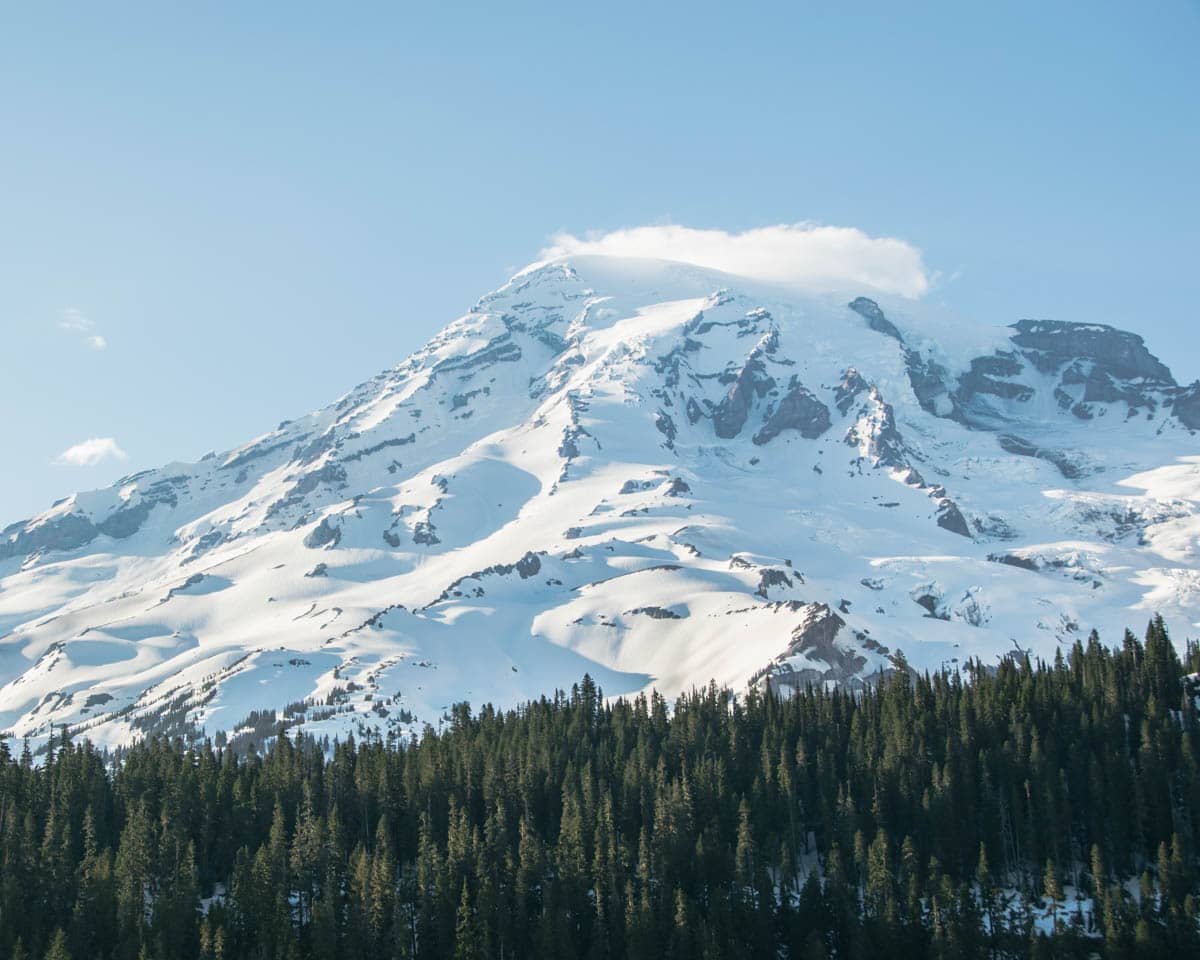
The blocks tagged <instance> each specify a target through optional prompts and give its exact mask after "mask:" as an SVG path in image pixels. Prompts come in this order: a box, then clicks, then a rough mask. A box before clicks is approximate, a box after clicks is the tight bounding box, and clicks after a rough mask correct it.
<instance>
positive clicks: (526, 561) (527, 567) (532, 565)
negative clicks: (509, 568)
mask: <svg viewBox="0 0 1200 960" xmlns="http://www.w3.org/2000/svg"><path fill="white" fill-rule="evenodd" d="M516 569H517V573H518V575H519V576H520V577H521V579H522V580H528V579H529V578H530V577H532V576H536V575H537V572H538V571H539V570H541V569H542V561H541V560H539V559H538V555H537V554H536V553H526V554H525V556H523V557H522V558H521V559H520V560H518V561H517V564H516Z"/></svg>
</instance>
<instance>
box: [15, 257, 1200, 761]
mask: <svg viewBox="0 0 1200 960" xmlns="http://www.w3.org/2000/svg"><path fill="white" fill-rule="evenodd" d="M1198 429H1200V384H1194V385H1192V386H1190V387H1186V388H1184V387H1180V386H1178V385H1177V384H1176V383H1175V381H1174V379H1173V378H1172V376H1171V374H1170V371H1169V370H1168V369H1167V368H1166V367H1165V366H1164V365H1163V364H1162V363H1161V362H1159V361H1158V360H1157V359H1156V358H1155V357H1154V356H1152V355H1151V354H1150V353H1149V352H1148V351H1147V349H1146V347H1145V345H1144V344H1143V342H1142V340H1141V338H1140V337H1137V336H1135V335H1133V334H1130V333H1125V332H1122V331H1119V330H1115V329H1112V328H1110V327H1106V326H1100V325H1085V324H1071V323H1060V322H1054V321H1042V320H1036V321H1035V320H1022V321H1020V322H1018V323H1016V324H1014V325H1013V326H1012V327H1008V328H991V327H982V326H979V325H975V324H972V323H969V322H967V321H965V320H963V319H962V318H957V317H950V316H947V315H945V314H943V313H941V312H939V311H937V310H934V309H931V308H922V307H919V306H918V305H916V304H914V303H912V302H908V301H902V302H900V303H897V304H892V303H878V302H876V300H873V299H868V298H866V297H854V296H851V297H847V296H843V297H838V298H834V297H816V296H808V295H802V294H798V293H794V292H789V291H787V290H784V289H782V288H773V287H769V286H766V285H763V284H759V283H755V282H752V281H747V280H744V279H742V278H738V277H734V276H729V275H724V274H720V273H717V272H714V271H711V270H704V269H700V268H697V267H692V266H688V265H684V264H679V263H670V262H665V261H649V260H627V259H618V258H613V257H599V256H577V257H571V258H565V259H559V260H554V261H551V262H547V263H542V264H539V265H537V266H535V267H531V268H529V269H527V270H525V271H523V272H522V273H520V274H518V275H517V276H516V277H514V278H513V279H512V280H511V281H510V282H509V283H507V284H506V285H505V286H504V287H502V288H501V289H500V290H498V291H496V292H495V293H492V294H489V295H488V296H486V297H484V298H483V299H482V300H480V301H479V302H478V303H477V304H476V305H475V307H474V308H473V309H472V310H471V311H470V312H469V313H467V314H466V315H465V316H463V317H462V318H460V319H459V320H456V321H455V322H454V323H452V324H450V326H448V327H447V328H446V329H445V330H444V331H443V332H442V333H441V334H439V335H438V336H437V337H435V338H434V339H433V340H432V341H431V342H430V343H429V344H428V345H427V346H426V347H425V348H424V349H422V350H421V351H419V352H418V353H416V354H415V355H413V356H412V357H410V358H409V359H408V360H406V361H404V362H403V363H401V364H400V365H399V366H396V367H394V368H392V369H390V370H387V371H385V372H383V373H381V374H379V375H378V376H376V377H374V378H373V379H371V380H369V381H367V382H366V383H364V384H362V385H361V386H359V387H357V388H355V389H354V390H352V391H350V392H349V393H347V394H346V395H345V396H343V397H342V398H341V399H340V400H338V401H337V402H336V403H334V404H332V405H331V406H329V407H327V408H325V409H323V410H320V411H317V412H316V413H312V414H309V415H308V416H305V417H302V418H300V419H298V420H294V421H289V422H285V423H282V424H280V425H279V427H278V428H277V429H276V430H274V431H272V432H271V433H269V434H267V435H265V436H263V437H260V438H259V439H257V440H255V441H253V442H251V443H249V444H246V445H245V446H242V447H239V448H237V449H235V450H231V451H229V452H227V453H223V454H219V455H211V454H210V455H209V456H206V457H204V458H203V459H201V460H200V461H199V462H197V463H191V464H171V465H168V466H166V467H163V468H161V469H158V470H152V471H148V472H145V473H141V474H137V475H134V476H131V477H127V478H126V479H124V480H122V481H120V482H119V483H117V484H115V485H114V486H112V487H111V488H109V489H106V490H99V491H93V492H91V493H83V494H78V495H76V496H74V497H71V498H68V499H66V500H63V501H61V502H59V503H57V504H55V505H54V506H53V507H52V508H51V509H50V510H48V511H47V512H46V513H44V514H42V515H40V516H38V517H36V518H34V519H32V520H30V521H28V522H23V523H18V524H15V525H13V526H11V527H9V528H8V529H6V530H4V531H3V532H0V683H3V687H2V688H0V730H3V731H6V732H7V735H9V736H11V737H15V738H20V737H25V736H31V737H34V738H38V737H43V736H45V735H46V732H47V730H48V728H49V725H50V724H56V725H61V724H68V725H70V727H71V729H72V730H73V731H75V735H77V736H81V735H86V736H88V737H90V738H91V739H93V740H95V741H97V742H101V743H105V744H110V745H116V744H120V743H124V742H127V741H129V740H130V739H131V738H134V737H137V736H139V735H140V734H142V733H144V732H147V731H152V730H168V731H172V732H183V731H185V730H187V729H193V730H198V729H204V730H205V731H207V733H209V734H215V733H217V732H218V731H229V732H233V731H237V730H245V729H246V728H247V726H248V725H249V726H251V727H252V726H254V718H253V717H251V712H252V711H264V710H276V711H278V714H279V716H280V718H286V719H287V720H288V721H289V722H293V723H301V724H303V727H304V729H305V730H306V731H307V732H310V733H313V734H316V735H318V736H319V735H322V734H324V733H329V734H343V735H344V734H345V733H346V732H349V731H354V730H358V729H360V728H362V727H370V728H373V729H377V730H380V731H383V732H388V731H396V732H404V731H408V730H412V729H414V728H417V729H419V727H420V726H421V725H423V724H424V723H426V722H429V723H434V724H436V723H437V722H438V721H439V719H440V718H441V717H443V715H444V713H445V711H446V710H447V708H448V707H449V705H450V704H452V703H454V702H456V701H460V700H464V699H466V700H470V701H472V702H473V703H476V704H478V703H481V702H483V701H485V700H491V701H493V702H496V703H499V704H512V703H515V702H517V701H520V700H522V699H524V698H527V697H532V696H537V695H540V694H542V693H546V692H549V691H552V690H553V689H554V688H555V687H556V686H564V685H569V684H570V683H571V682H572V681H574V680H576V679H577V678H578V677H580V676H581V675H582V674H583V673H584V672H590V673H591V674H592V675H593V676H595V677H596V678H597V679H598V681H599V682H600V684H601V686H602V687H603V689H604V690H605V692H606V693H609V694H615V693H630V692H634V691H638V690H642V689H645V688H648V687H650V686H655V687H657V688H658V689H660V690H661V691H663V692H665V693H667V694H672V693H674V692H676V691H679V690H681V689H684V688H687V687H690V686H692V685H695V684H705V683H708V682H709V681H710V680H715V681H716V682H717V683H719V684H730V685H732V686H734V687H738V688H742V687H744V686H745V685H746V684H747V683H751V682H754V683H761V684H769V685H773V686H775V687H776V688H778V689H786V688H788V687H789V686H792V685H795V684H801V683H805V682H809V681H820V680H828V681H837V682H842V683H857V682H861V680H862V679H863V678H866V677H869V676H870V675H872V674H875V673H877V672H878V671H880V670H881V669H889V668H891V667H892V666H893V665H894V663H896V662H898V660H899V656H900V654H901V653H903V657H904V659H905V660H907V662H908V663H909V664H911V665H912V666H914V667H917V668H922V669H923V668H931V669H932V668H938V667H941V666H954V665H955V664H963V663H965V662H966V661H967V660H968V659H969V658H975V657H978V658H981V659H982V660H983V661H984V662H985V663H990V662H995V660H996V659H997V657H1000V656H1003V655H1005V654H1007V653H1009V652H1011V651H1013V650H1014V649H1015V648H1016V647H1018V646H1019V647H1022V648H1030V647H1031V648H1032V649H1033V651H1034V652H1035V653H1036V654H1038V655H1041V656H1052V655H1053V653H1054V651H1055V649H1056V648H1057V646H1058V645H1060V644H1064V643H1066V644H1069V643H1073V642H1074V641H1075V640H1077V639H1080V638H1082V637H1083V636H1085V635H1086V631H1087V630H1088V629H1090V628H1091V627H1092V626H1095V627H1097V628H1099V629H1100V630H1101V631H1102V632H1107V637H1108V638H1109V639H1113V640H1115V639H1116V638H1117V637H1118V636H1119V634H1118V633H1117V631H1119V630H1121V629H1122V628H1124V627H1125V626H1126V625H1129V624H1133V625H1139V624H1141V623H1143V622H1144V621H1145V620H1146V619H1147V618H1148V617H1149V616H1151V615H1152V614H1153V613H1154V612H1155V611H1161V612H1162V613H1163V615H1164V616H1165V617H1166V619H1167V621H1168V624H1169V625H1170V626H1171V627H1172V628H1173V630H1174V636H1175V638H1176V639H1177V640H1178V641H1180V642H1181V643H1182V641H1183V640H1184V638H1186V637H1188V636H1190V635H1195V632H1196V631H1195V628H1196V627H1197V626H1198V625H1200V613H1198V611H1200V552H1198V549H1200V439H1198V436H1197V434H1196V432H1195V431H1197V430H1198ZM261 725H262V724H261V723H260V726H261Z"/></svg>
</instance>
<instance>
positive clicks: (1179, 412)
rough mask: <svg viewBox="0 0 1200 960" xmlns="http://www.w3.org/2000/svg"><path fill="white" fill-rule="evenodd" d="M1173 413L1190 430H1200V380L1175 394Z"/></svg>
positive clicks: (1172, 406) (1172, 404)
mask: <svg viewBox="0 0 1200 960" xmlns="http://www.w3.org/2000/svg"><path fill="white" fill-rule="evenodd" d="M1171 412H1172V413H1174V414H1175V416H1176V417H1178V418H1179V421H1180V423H1182V424H1183V425H1184V426H1185V427H1187V428H1188V429H1189V430H1200V380H1197V381H1196V382H1195V383H1193V384H1192V385H1191V386H1190V387H1185V388H1183V389H1181V390H1179V391H1178V392H1177V393H1176V394H1175V396H1174V397H1173V398H1172V400H1171Z"/></svg>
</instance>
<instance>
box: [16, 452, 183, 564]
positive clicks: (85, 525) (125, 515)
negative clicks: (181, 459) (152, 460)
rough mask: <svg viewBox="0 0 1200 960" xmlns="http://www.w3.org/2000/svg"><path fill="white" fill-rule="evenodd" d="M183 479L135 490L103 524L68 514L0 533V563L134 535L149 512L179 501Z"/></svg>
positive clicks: (27, 521) (123, 538) (18, 524)
mask: <svg viewBox="0 0 1200 960" xmlns="http://www.w3.org/2000/svg"><path fill="white" fill-rule="evenodd" d="M148 475H149V474H148V473H141V474H137V475H136V476H135V477H126V478H125V479H124V480H122V481H119V482H120V483H127V482H129V481H131V480H139V481H141V480H144V479H145V478H146V477H147V476H148ZM186 485H187V480H186V479H185V478H183V477H166V478H165V479H162V480H157V481H155V482H154V483H150V484H148V485H147V486H146V487H145V489H140V490H138V491H137V492H136V493H135V494H134V495H133V496H132V497H130V498H129V500H128V501H126V502H124V503H122V504H121V506H119V507H118V508H117V509H116V510H114V511H113V512H112V513H110V514H109V515H108V516H107V517H105V518H104V519H103V520H101V521H99V522H96V521H94V520H92V519H91V518H90V517H88V516H86V515H85V514H83V513H68V514H64V515H63V516H60V517H53V518H51V519H49V520H46V521H44V522H41V523H38V522H36V521H30V520H25V521H21V522H18V523H14V524H11V525H10V526H8V527H5V528H4V530H2V531H0V560H7V559H8V558H9V557H24V556H28V555H29V554H32V553H41V552H44V551H47V550H75V549H77V548H79V547H82V546H86V545H87V544H89V543H91V542H92V541H93V540H95V539H96V537H98V536H101V535H103V536H106V537H112V538H113V539H114V540H125V539H127V538H129V537H132V536H133V535H134V534H135V533H137V532H138V531H139V530H140V529H141V528H142V525H143V524H144V523H145V522H146V518H147V517H149V516H150V511H151V510H153V509H154V508H155V507H156V506H159V505H160V504H162V505H165V506H168V507H174V506H176V505H177V504H178V502H179V500H178V497H177V495H176V493H177V490H178V489H179V488H181V487H186Z"/></svg>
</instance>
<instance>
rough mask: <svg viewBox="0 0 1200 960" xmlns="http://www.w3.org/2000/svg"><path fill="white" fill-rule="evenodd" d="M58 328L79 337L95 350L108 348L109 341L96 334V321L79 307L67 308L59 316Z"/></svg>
mask: <svg viewBox="0 0 1200 960" xmlns="http://www.w3.org/2000/svg"><path fill="white" fill-rule="evenodd" d="M58 326H59V329H61V330H63V331H65V332H67V333H70V334H73V335H75V336H76V337H78V338H79V339H80V340H81V341H82V342H83V343H85V344H87V345H88V346H89V347H91V348H92V349H93V350H103V349H104V348H105V347H107V346H108V341H107V340H105V339H104V337H102V336H101V335H100V334H98V333H96V332H95V330H96V324H95V321H93V320H92V318H91V317H89V316H87V314H85V313H84V312H83V311H82V310H80V309H79V308H77V307H67V308H65V309H64V310H63V311H62V313H60V314H59V318H58Z"/></svg>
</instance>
